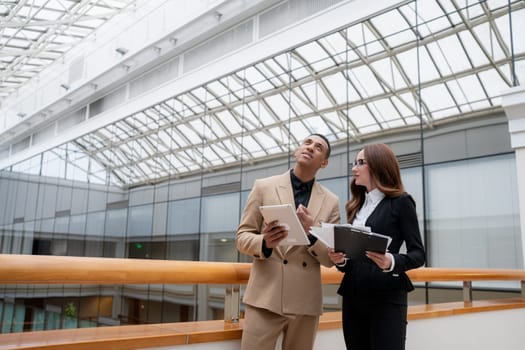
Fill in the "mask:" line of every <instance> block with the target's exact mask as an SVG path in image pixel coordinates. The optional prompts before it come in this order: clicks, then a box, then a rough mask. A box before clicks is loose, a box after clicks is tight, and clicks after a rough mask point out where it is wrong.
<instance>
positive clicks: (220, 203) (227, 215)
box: [201, 193, 239, 232]
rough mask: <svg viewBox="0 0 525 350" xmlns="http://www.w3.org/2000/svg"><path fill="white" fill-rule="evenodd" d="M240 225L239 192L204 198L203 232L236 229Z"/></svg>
mask: <svg viewBox="0 0 525 350" xmlns="http://www.w3.org/2000/svg"><path fill="white" fill-rule="evenodd" d="M237 226H239V194H238V193H228V194H222V195H217V196H209V197H203V198H202V216H201V232H224V231H230V232H231V231H236V230H237Z"/></svg>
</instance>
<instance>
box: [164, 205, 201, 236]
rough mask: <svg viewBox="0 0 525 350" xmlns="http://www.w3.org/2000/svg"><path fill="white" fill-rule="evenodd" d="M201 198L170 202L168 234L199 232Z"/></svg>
mask: <svg viewBox="0 0 525 350" xmlns="http://www.w3.org/2000/svg"><path fill="white" fill-rule="evenodd" d="M199 207H200V199H199V198H192V199H184V200H180V201H173V202H170V203H169V204H168V234H169V235H175V234H184V233H197V232H199Z"/></svg>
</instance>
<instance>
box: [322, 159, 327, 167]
mask: <svg viewBox="0 0 525 350" xmlns="http://www.w3.org/2000/svg"><path fill="white" fill-rule="evenodd" d="M327 165H328V159H325V160H323V161H322V162H321V168H326V166H327Z"/></svg>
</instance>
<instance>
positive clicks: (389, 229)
mask: <svg viewBox="0 0 525 350" xmlns="http://www.w3.org/2000/svg"><path fill="white" fill-rule="evenodd" d="M352 173H353V179H352V181H351V183H350V190H351V192H352V198H351V199H350V201H348V203H347V204H346V214H347V222H348V223H351V224H352V225H354V226H366V227H369V228H370V229H371V231H372V232H376V233H381V234H384V235H388V236H390V237H392V242H391V243H390V246H389V248H388V252H387V253H386V254H380V253H374V252H367V253H366V255H364V256H363V258H362V259H351V260H349V259H345V257H344V255H343V254H342V253H340V252H335V251H333V250H330V252H329V255H330V259H331V260H332V262H333V263H334V264H336V266H337V268H338V269H339V270H340V271H342V272H344V273H345V274H344V277H343V280H342V281H341V285H340V286H339V289H338V291H337V292H338V293H339V294H340V295H342V297H343V307H342V314H343V333H344V339H345V344H346V347H347V348H348V349H351V350H385V349H388V350H403V349H405V338H406V325H407V294H408V292H410V291H412V290H413V289H414V286H413V285H412V282H411V281H410V279H409V278H408V276H407V275H406V273H405V272H406V271H407V270H410V269H414V268H417V267H419V266H422V265H423V264H424V262H425V251H424V247H423V243H422V240H421V235H420V232H419V225H418V221H417V215H416V207H415V202H414V200H413V198H412V197H411V196H410V195H409V194H407V193H406V192H405V189H404V186H403V183H402V181H401V175H400V171H399V163H398V162H397V158H396V156H395V155H394V152H392V150H391V149H390V147H388V146H387V145H384V144H372V145H368V146H365V147H364V148H363V149H362V150H361V151H360V152H359V153H358V154H357V157H356V160H355V162H354V166H353V168H352ZM403 242H404V243H405V244H406V252H404V253H400V251H399V250H400V248H401V245H402V244H403Z"/></svg>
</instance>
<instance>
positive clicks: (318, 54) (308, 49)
mask: <svg viewBox="0 0 525 350" xmlns="http://www.w3.org/2000/svg"><path fill="white" fill-rule="evenodd" d="M296 54H297V55H299V57H300V59H299V60H298V66H302V65H304V64H306V65H308V66H310V67H311V68H312V69H313V70H314V72H320V71H322V70H324V69H325V68H327V67H331V66H332V64H333V61H332V60H331V59H330V57H329V56H328V53H327V52H326V51H325V50H324V49H323V48H321V47H320V46H319V44H318V43H317V42H315V41H314V42H311V43H309V44H306V45H303V46H300V47H298V48H296V49H295V53H292V58H293V59H296ZM303 60H304V61H303Z"/></svg>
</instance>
